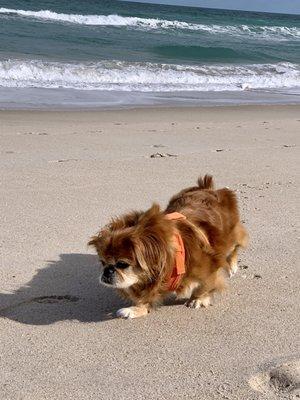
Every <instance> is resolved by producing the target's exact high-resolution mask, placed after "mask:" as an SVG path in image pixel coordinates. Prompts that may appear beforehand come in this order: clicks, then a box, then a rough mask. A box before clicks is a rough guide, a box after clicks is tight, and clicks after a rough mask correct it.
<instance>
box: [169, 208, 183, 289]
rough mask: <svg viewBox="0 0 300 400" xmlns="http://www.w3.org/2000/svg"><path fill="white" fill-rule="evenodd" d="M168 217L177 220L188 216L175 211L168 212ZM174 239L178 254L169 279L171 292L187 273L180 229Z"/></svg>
mask: <svg viewBox="0 0 300 400" xmlns="http://www.w3.org/2000/svg"><path fill="white" fill-rule="evenodd" d="M166 218H167V219H170V220H177V219H186V216H185V215H183V214H180V213H179V212H173V213H171V214H166ZM173 240H174V243H175V244H176V255H175V265H174V267H173V270H172V273H171V276H170V277H169V280H168V290H169V291H170V292H173V291H174V290H176V289H177V288H178V286H179V284H180V282H181V279H182V277H183V275H184V274H185V250H184V244H183V240H182V237H181V235H180V233H179V232H178V231H176V233H175V234H174V237H173Z"/></svg>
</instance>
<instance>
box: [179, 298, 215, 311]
mask: <svg viewBox="0 0 300 400" xmlns="http://www.w3.org/2000/svg"><path fill="white" fill-rule="evenodd" d="M210 304H211V303H210V297H209V296H207V297H202V298H201V299H193V300H189V301H187V302H186V303H185V305H186V306H187V307H189V308H200V307H205V308H206V307H208V306H210Z"/></svg>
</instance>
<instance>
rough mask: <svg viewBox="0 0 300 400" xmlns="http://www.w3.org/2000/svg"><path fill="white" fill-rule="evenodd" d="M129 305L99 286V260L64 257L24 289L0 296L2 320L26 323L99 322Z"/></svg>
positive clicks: (40, 272)
mask: <svg viewBox="0 0 300 400" xmlns="http://www.w3.org/2000/svg"><path fill="white" fill-rule="evenodd" d="M125 304H126V303H125V301H123V300H122V299H120V298H119V297H118V296H117V294H116V293H115V292H114V291H113V290H110V289H108V288H105V287H103V286H100V285H99V266H98V263H97V257H96V256H93V255H90V254H61V255H60V259H59V260H58V261H49V262H48V265H47V266H46V267H45V268H42V269H40V270H38V272H37V273H36V275H35V276H34V277H33V278H32V279H31V281H30V282H28V283H27V284H26V285H25V286H22V287H21V288H19V289H17V290H15V291H14V292H12V293H0V317H4V318H9V319H12V320H14V321H18V322H21V323H23V324H31V325H48V324H52V323H54V322H58V321H66V320H77V321H80V322H99V321H104V320H107V319H111V318H113V314H112V312H113V311H115V310H116V309H118V308H120V307H122V306H124V305H125Z"/></svg>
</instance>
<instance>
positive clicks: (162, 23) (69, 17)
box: [0, 7, 300, 40]
mask: <svg viewBox="0 0 300 400" xmlns="http://www.w3.org/2000/svg"><path fill="white" fill-rule="evenodd" d="M0 14H14V15H19V16H22V17H30V18H36V19H40V20H48V21H57V22H66V23H73V24H81V25H98V26H119V27H124V26H128V27H133V28H139V29H187V30H194V31H203V32H208V33H211V34H220V33H221V34H232V35H248V36H257V35H261V36H263V37H265V38H266V39H267V38H269V37H271V38H272V39H274V38H277V39H278V40H285V39H288V38H300V29H299V28H297V27H284V26H255V25H236V26H234V25H224V26H223V25H215V24H212V25H205V24H194V23H188V22H185V21H176V20H175V21H169V20H163V19H154V18H138V17H125V16H120V15H80V14H62V13H56V12H53V11H50V10H40V11H31V10H15V9H12V8H3V7H1V8H0Z"/></svg>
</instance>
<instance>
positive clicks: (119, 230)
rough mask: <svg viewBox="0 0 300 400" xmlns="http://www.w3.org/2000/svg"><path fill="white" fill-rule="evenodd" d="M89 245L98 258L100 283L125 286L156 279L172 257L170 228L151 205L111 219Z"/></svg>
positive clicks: (158, 211)
mask: <svg viewBox="0 0 300 400" xmlns="http://www.w3.org/2000/svg"><path fill="white" fill-rule="evenodd" d="M89 245H92V246H94V247H95V249H96V251H97V253H98V256H99V259H100V264H101V273H100V278H99V279H100V283H102V284H105V285H108V286H112V287H115V288H118V289H126V288H129V287H131V286H133V285H135V284H147V283H149V282H152V281H153V282H154V281H155V280H156V279H158V277H159V275H160V273H161V271H162V269H163V266H164V264H165V263H166V262H167V261H168V259H169V258H171V257H172V255H171V253H172V228H171V226H170V224H168V222H167V221H166V220H165V218H164V215H163V214H162V213H161V212H160V209H159V206H158V205H156V204H154V205H153V206H152V207H151V208H150V209H149V210H148V211H146V212H132V213H130V214H127V215H124V216H122V217H119V218H116V219H114V220H113V221H112V222H111V223H110V224H108V225H106V226H105V227H104V228H103V229H102V230H101V231H100V232H99V233H98V235H96V236H94V237H92V238H91V240H90V242H89Z"/></svg>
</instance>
